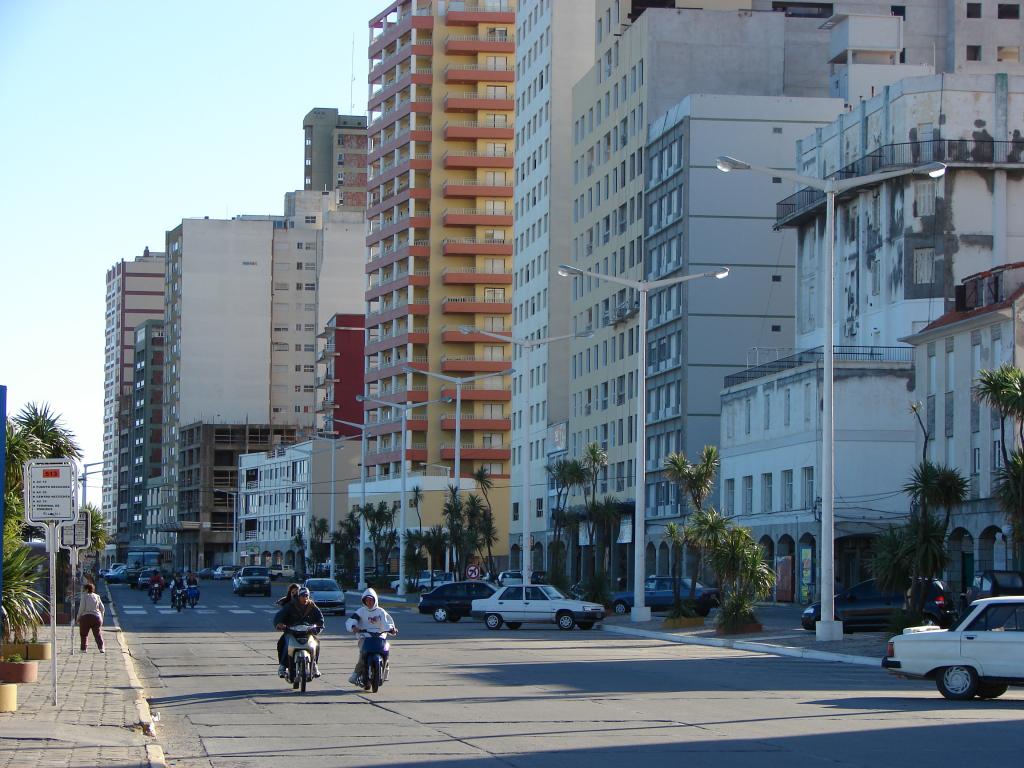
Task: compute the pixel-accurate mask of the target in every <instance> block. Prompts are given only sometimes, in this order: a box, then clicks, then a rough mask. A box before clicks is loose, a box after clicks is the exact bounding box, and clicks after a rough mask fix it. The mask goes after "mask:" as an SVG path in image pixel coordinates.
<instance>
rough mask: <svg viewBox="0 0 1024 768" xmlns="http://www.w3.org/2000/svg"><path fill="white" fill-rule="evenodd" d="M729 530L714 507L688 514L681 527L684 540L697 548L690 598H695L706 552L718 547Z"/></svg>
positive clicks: (727, 524)
mask: <svg viewBox="0 0 1024 768" xmlns="http://www.w3.org/2000/svg"><path fill="white" fill-rule="evenodd" d="M728 530H729V522H728V521H727V520H726V519H725V518H724V517H722V515H721V514H720V513H719V512H718V510H717V509H715V508H714V507H708V508H707V509H701V510H699V511H696V512H694V513H693V514H692V515H690V519H689V520H688V521H687V523H686V527H685V528H684V529H683V535H684V537H685V538H686V542H687V543H688V544H689V545H690V546H692V547H694V548H695V549H696V550H697V568H696V570H695V572H694V574H693V578H692V579H691V581H690V599H691V600H695V599H696V598H697V580H698V579H699V578H700V575H701V572H702V571H703V569H704V558H705V555H706V553H708V552H714V551H715V550H717V549H718V547H719V545H720V544H721V542H722V540H723V539H724V538H725V535H726V533H727V532H728Z"/></svg>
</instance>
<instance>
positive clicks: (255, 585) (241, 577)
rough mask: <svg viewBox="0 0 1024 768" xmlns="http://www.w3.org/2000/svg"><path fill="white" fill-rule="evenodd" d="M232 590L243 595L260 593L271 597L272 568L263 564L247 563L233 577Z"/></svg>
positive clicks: (240, 595)
mask: <svg viewBox="0 0 1024 768" xmlns="http://www.w3.org/2000/svg"><path fill="white" fill-rule="evenodd" d="M231 590H232V591H233V592H234V593H235V594H236V595H238V596H239V597H243V596H245V595H248V594H250V593H259V594H261V595H263V596H264V597H270V569H269V568H267V567H266V566H263V565H247V566H245V568H243V569H242V570H240V571H239V572H238V573H236V574H235V575H234V577H233V578H232V579H231Z"/></svg>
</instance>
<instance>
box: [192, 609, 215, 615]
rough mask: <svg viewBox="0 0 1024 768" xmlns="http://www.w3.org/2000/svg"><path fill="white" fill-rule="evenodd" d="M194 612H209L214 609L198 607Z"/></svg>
mask: <svg viewBox="0 0 1024 768" xmlns="http://www.w3.org/2000/svg"><path fill="white" fill-rule="evenodd" d="M196 613H202V614H209V613H214V611H212V610H210V609H209V608H198V609H197V610H196Z"/></svg>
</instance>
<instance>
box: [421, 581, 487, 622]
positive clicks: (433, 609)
mask: <svg viewBox="0 0 1024 768" xmlns="http://www.w3.org/2000/svg"><path fill="white" fill-rule="evenodd" d="M497 591H498V588H497V587H495V586H494V585H493V584H488V583H487V582H486V581H453V582H450V583H448V584H441V585H440V586H437V587H434V588H433V589H432V590H430V591H428V592H424V593H423V594H421V595H420V604H419V611H420V613H425V614H429V615H432V616H433V617H434V621H439V622H443V621H452V622H455V621H458V620H459V619H461V618H463V617H465V616H469V615H470V613H471V612H472V610H473V601H474V600H482V599H484V598H488V597H490V596H491V595H493V594H494V593H495V592H497Z"/></svg>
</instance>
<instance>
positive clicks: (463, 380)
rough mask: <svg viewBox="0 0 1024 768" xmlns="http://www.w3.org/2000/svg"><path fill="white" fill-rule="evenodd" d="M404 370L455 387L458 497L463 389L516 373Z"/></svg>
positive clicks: (460, 481)
mask: <svg viewBox="0 0 1024 768" xmlns="http://www.w3.org/2000/svg"><path fill="white" fill-rule="evenodd" d="M501 338H502V340H503V341H508V338H507V337H504V336H502V337H501ZM404 370H405V372H406V373H422V374H423V375H424V376H429V377H431V378H433V379H440V380H441V381H445V382H447V383H449V384H453V385H454V386H455V494H456V495H458V493H459V491H460V490H462V387H463V386H464V385H466V384H473V383H475V382H478V381H483V380H484V379H493V378H494V377H495V376H511V375H512V374H513V373H515V371H514V370H513V369H512V368H508V369H506V370H504V371H495V372H494V373H483V374H480V375H479V376H466V377H460V376H445V375H444V374H443V373H433V372H431V371H421V370H420V369H418V368H413V367H412V366H410V365H407V366H405V368H404ZM448 402H452V399H451V398H448Z"/></svg>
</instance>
